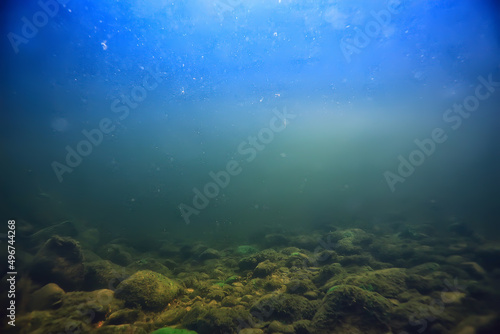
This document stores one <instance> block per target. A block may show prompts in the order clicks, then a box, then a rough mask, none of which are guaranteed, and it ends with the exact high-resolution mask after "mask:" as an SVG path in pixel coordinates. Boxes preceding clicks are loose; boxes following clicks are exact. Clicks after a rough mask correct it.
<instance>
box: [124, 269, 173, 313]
mask: <svg viewBox="0 0 500 334" xmlns="http://www.w3.org/2000/svg"><path fill="white" fill-rule="evenodd" d="M179 291H180V286H179V285H178V283H176V282H175V281H173V280H171V279H169V278H167V277H165V276H163V275H161V274H159V273H156V272H154V271H151V270H142V271H138V272H136V273H135V274H133V275H132V276H130V277H129V278H127V279H126V280H124V281H123V282H121V283H120V284H119V285H118V289H117V290H116V297H117V298H120V299H123V300H124V301H125V302H126V304H127V305H128V306H132V307H134V306H135V307H136V306H141V307H142V308H144V309H146V310H160V309H162V308H164V307H166V306H167V304H168V303H169V302H171V301H172V300H173V299H174V298H175V297H176V296H177V295H178V293H179Z"/></svg>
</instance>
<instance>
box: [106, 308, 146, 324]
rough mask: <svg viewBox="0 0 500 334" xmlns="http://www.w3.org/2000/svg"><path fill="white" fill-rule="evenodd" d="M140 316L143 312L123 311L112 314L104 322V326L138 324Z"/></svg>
mask: <svg viewBox="0 0 500 334" xmlns="http://www.w3.org/2000/svg"><path fill="white" fill-rule="evenodd" d="M140 315H141V312H140V311H139V310H134V309H121V310H118V311H116V312H113V313H111V314H110V315H109V316H108V318H107V319H106V321H105V322H104V325H105V326H108V325H123V324H131V323H134V322H136V321H137V320H138V319H139V316H140Z"/></svg>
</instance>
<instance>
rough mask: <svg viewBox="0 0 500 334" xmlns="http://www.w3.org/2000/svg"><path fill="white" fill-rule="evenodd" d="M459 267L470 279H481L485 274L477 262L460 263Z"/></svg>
mask: <svg viewBox="0 0 500 334" xmlns="http://www.w3.org/2000/svg"><path fill="white" fill-rule="evenodd" d="M460 267H461V268H462V269H464V270H465V271H466V272H467V273H468V274H469V275H470V276H471V277H473V278H476V279H483V278H485V277H486V275H487V273H486V271H485V270H484V269H483V267H481V266H480V265H479V264H478V263H477V262H462V263H461V264H460Z"/></svg>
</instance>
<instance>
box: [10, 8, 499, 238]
mask: <svg viewBox="0 0 500 334" xmlns="http://www.w3.org/2000/svg"><path fill="white" fill-rule="evenodd" d="M47 3H48V5H44V6H45V7H44V6H42V5H41V4H39V3H37V2H35V1H28V2H26V3H22V4H21V3H16V2H11V3H8V4H4V5H3V6H4V10H3V20H2V22H3V31H4V38H3V43H4V44H3V46H2V50H3V51H2V53H3V61H2V67H3V70H2V73H4V74H3V75H2V90H1V96H2V98H1V103H2V144H3V145H2V147H3V148H2V156H3V157H4V158H3V161H4V163H3V167H2V170H3V172H2V192H3V193H4V196H5V200H4V201H3V207H4V210H5V212H6V214H10V215H15V216H18V217H24V218H30V219H34V220H35V221H38V222H39V223H40V224H43V225H46V224H48V223H50V222H51V221H54V220H57V219H58V218H59V217H70V216H71V217H74V219H76V218H78V219H83V220H86V221H88V222H89V223H90V224H92V225H95V226H100V227H103V228H107V229H109V230H110V231H111V232H112V233H117V234H119V233H131V232H132V233H134V234H137V233H139V234H141V233H151V232H154V233H157V232H158V233H159V232H161V231H164V230H165V229H166V230H168V231H169V232H171V233H175V232H176V231H180V230H182V232H181V233H193V234H197V233H202V234H204V233H213V232H214V231H217V230H218V229H221V230H224V229H226V230H227V229H231V230H232V231H231V233H232V234H236V236H237V235H239V234H240V233H243V231H245V230H255V229H260V228H263V227H265V226H281V227H290V228H292V227H293V228H302V229H308V228H309V227H310V226H312V225H315V224H322V223H325V222H327V221H336V222H342V223H344V224H347V225H349V224H352V223H354V222H355V221H361V222H363V224H367V225H373V224H380V223H383V222H385V221H388V220H391V219H400V218H401V217H403V216H404V217H405V219H406V220H410V221H412V222H414V223H419V222H432V223H433V224H436V225H440V224H446V223H449V221H450V220H454V219H455V220H460V221H467V222H470V223H473V224H474V225H481V226H482V227H485V228H490V229H493V230H497V228H496V225H497V224H496V222H498V219H499V214H498V210H497V208H498V199H499V196H500V195H499V190H498V186H499V176H498V170H499V158H498V157H499V140H498V120H499V117H498V106H499V103H498V102H499V101H500V94H499V92H498V90H499V89H500V86H499V84H498V82H500V68H499V66H500V57H499V51H500V47H499V44H500V43H499V42H500V30H499V26H498V13H499V11H498V7H496V6H495V5H494V2H491V3H490V2H488V1H466V0H461V1H440V2H427V1H316V2H313V1H287V0H283V1H215V2H213V1H202V0H200V1H182V2H175V3H169V2H166V1H159V0H156V1H146V2H141V1H119V2H118V1H99V2H98V1H59V2H56V5H52V6H51V5H50V4H51V3H52V2H50V1H49V2H47ZM40 11H42V12H43V13H48V14H47V15H38V16H37V15H36V14H37V13H39V12H40ZM485 82H486V83H489V84H487V86H486V87H483V88H480V89H479V91H477V90H476V87H477V86H478V85H483V84H485ZM475 94H482V97H481V98H475V97H474V96H475ZM483 96H484V97H483ZM471 97H472V98H471ZM464 104H465V106H464V107H462V109H463V110H462V111H460V110H457V109H454V105H464ZM476 104H477V105H476ZM464 108H465V109H464ZM468 110H473V111H468ZM285 115H289V116H285ZM276 117H277V118H276ZM102 122H103V123H102ZM273 122H274V123H273ZM270 126H271V127H273V126H274V130H271V131H269V130H270V129H271V128H270ZM101 128H103V129H104V131H103V129H101ZM282 128H283V129H282ZM265 129H267V130H265ZM435 129H438V130H437V131H438V133H437V134H435V135H436V136H437V137H439V138H438V141H441V142H439V143H438V142H436V141H435V140H434V139H432V136H433V131H434V130H435ZM439 129H441V130H439ZM85 133H86V134H85ZM252 137H255V138H256V142H253V143H252V142H250V141H249V138H250V139H251V138H252ZM89 138H90V139H89ZM415 140H418V141H421V143H420V145H421V146H422V147H424V149H421V148H420V147H419V146H418V145H417V144H416V143H415ZM429 140H432V142H430V141H429ZM245 142H246V144H245ZM240 145H242V146H240ZM426 145H427V146H426ZM426 147H427V148H426ZM415 150H419V151H420V153H419V152H417V153H414V151H415ZM425 150H427V152H425ZM412 153H414V155H413V156H411V157H410V155H411V154H412ZM410 160H411V161H412V162H411V161H410ZM230 161H235V163H237V164H238V166H239V167H238V168H236V167H235V166H236V165H235V166H233V167H235V170H234V174H236V175H229V174H224V173H222V174H220V175H219V177H220V178H222V179H221V180H219V183H214V180H213V178H212V177H211V176H210V172H213V173H215V174H216V173H217V172H220V171H224V170H226V167H227V164H228V163H229V162H230ZM405 161H406V162H405ZM401 165H403V166H401ZM400 166H401V167H400ZM398 168H401V171H400V172H402V173H400V172H398ZM238 171H239V173H237V172H238ZM225 176H228V177H227V178H228V180H227V181H226V180H225V179H226V178H225ZM211 182H212V184H210V183H211ZM226 183H227V184H226ZM207 185H208V188H207V189H205V188H204V187H206V186H207ZM205 190H206V191H205ZM206 192H208V195H207V194H206ZM199 193H201V195H197V194H199ZM40 194H44V195H46V196H41V195H40ZM193 201H195V202H196V201H197V203H194V202H193ZM394 217H400V218H394ZM186 223H189V224H188V225H189V226H186Z"/></svg>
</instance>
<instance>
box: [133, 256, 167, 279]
mask: <svg viewBox="0 0 500 334" xmlns="http://www.w3.org/2000/svg"><path fill="white" fill-rule="evenodd" d="M127 269H130V270H131V271H132V272H136V271H140V270H151V271H154V272H157V273H159V274H162V275H163V276H167V277H168V276H170V275H172V272H171V271H170V269H168V268H167V267H166V266H164V265H163V264H162V263H161V262H160V261H158V260H156V259H154V258H150V257H146V258H142V259H140V260H137V261H134V262H132V263H130V264H129V265H128V266H127Z"/></svg>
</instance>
